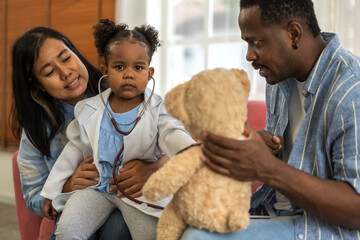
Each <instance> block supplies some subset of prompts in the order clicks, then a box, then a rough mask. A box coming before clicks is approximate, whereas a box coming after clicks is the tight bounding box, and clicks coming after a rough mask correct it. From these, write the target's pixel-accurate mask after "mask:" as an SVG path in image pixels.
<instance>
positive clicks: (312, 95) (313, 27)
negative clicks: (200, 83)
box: [183, 0, 360, 239]
mask: <svg viewBox="0 0 360 240" xmlns="http://www.w3.org/2000/svg"><path fill="white" fill-rule="evenodd" d="M239 27H240V30H241V36H242V38H243V39H244V40H245V41H246V42H247V43H248V51H247V55H246V58H247V60H248V61H250V62H252V65H253V67H254V68H255V69H259V74H260V75H261V76H263V77H264V78H265V79H266V82H267V83H268V84H267V89H266V105H267V122H266V130H267V131H269V132H270V133H271V134H273V135H274V136H273V137H272V138H271V136H270V137H268V138H266V137H265V136H266V134H262V135H261V136H262V137H260V135H259V134H258V133H257V132H255V131H254V130H253V129H252V128H251V126H247V128H246V135H247V136H248V139H247V140H246V141H237V140H232V139H226V138H222V137H219V136H216V135H213V134H211V133H206V134H207V141H205V142H204V154H205V156H206V157H205V158H204V161H205V162H206V163H207V164H208V166H209V167H210V168H212V169H213V170H214V171H217V172H219V173H222V174H224V175H228V176H230V177H233V178H236V179H238V180H240V181H252V180H259V181H262V182H264V183H265V184H264V185H263V187H262V188H261V189H260V190H259V191H257V192H256V193H255V194H254V195H253V197H252V201H251V207H252V209H251V211H250V212H251V213H252V214H257V215H259V214H261V215H270V216H274V215H276V217H273V218H270V219H261V220H260V219H252V220H251V222H250V225H249V227H248V229H246V230H243V231H240V232H237V233H230V234H217V233H208V232H206V231H203V230H197V229H193V228H190V229H188V230H186V232H185V233H184V235H183V239H360V232H359V229H360V196H359V193H360V181H359V180H360V179H359V175H360V173H359V171H360V159H359V158H360V155H359V152H360V143H359V140H360V131H359V130H358V126H360V98H359V97H358V95H359V93H360V59H359V58H358V57H357V56H354V55H353V54H351V53H350V52H348V51H346V50H344V49H342V48H341V46H340V43H339V40H338V37H337V36H336V34H330V33H322V34H321V33H320V28H319V26H318V23H317V20H316V16H315V13H314V8H313V3H312V1H311V0H241V1H240V14H239ZM275 135H280V136H283V138H284V145H283V146H281V148H279V143H280V142H279V138H278V137H277V136H275ZM263 140H265V142H266V144H265V143H264V141H263ZM266 146H268V147H270V148H269V150H266V149H267V148H266ZM276 148H278V149H279V150H280V149H281V151H280V153H279V154H278V155H277V156H274V155H273V154H272V153H271V151H270V150H274V149H275V150H276ZM284 216H286V217H284Z"/></svg>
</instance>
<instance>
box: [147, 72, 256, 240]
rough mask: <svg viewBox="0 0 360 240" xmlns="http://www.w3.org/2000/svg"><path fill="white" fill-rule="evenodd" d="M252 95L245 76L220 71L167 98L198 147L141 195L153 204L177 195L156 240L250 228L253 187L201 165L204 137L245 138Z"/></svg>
mask: <svg viewBox="0 0 360 240" xmlns="http://www.w3.org/2000/svg"><path fill="white" fill-rule="evenodd" d="M249 91H250V83H249V80H248V78H247V75H246V73H245V72H244V71H243V70H239V69H230V70H229V69H225V68H216V69H211V70H204V71H202V72H200V73H198V74H196V75H194V76H193V77H192V78H191V79H190V80H189V81H187V82H185V83H182V84H180V85H178V86H176V87H175V88H173V89H172V90H170V91H169V92H168V93H167V94H166V96H165V101H164V104H165V108H166V110H167V111H168V113H169V114H170V115H171V116H173V117H175V118H177V119H179V120H180V121H181V122H182V123H183V124H184V127H185V129H186V130H187V131H188V132H189V133H190V134H191V135H192V136H193V137H194V138H196V139H198V140H199V144H195V145H194V146H191V147H189V148H187V149H184V150H182V151H181V152H179V153H178V154H176V155H175V156H173V157H171V158H170V159H169V160H168V162H167V163H166V164H165V165H164V166H163V167H162V168H160V169H159V170H158V171H156V172H155V173H154V174H153V175H152V176H150V178H149V179H148V181H147V182H146V184H145V185H144V187H143V195H144V197H145V198H147V199H148V200H150V201H156V200H160V199H163V198H165V197H167V196H171V195H172V194H173V198H172V200H171V201H170V202H169V204H168V205H167V206H166V207H165V209H164V211H163V213H162V215H161V217H160V219H159V222H158V227H157V239H158V240H165V239H166V240H172V239H180V238H181V236H182V234H183V232H184V231H185V229H186V228H187V227H189V226H192V227H196V228H199V229H207V230H208V231H211V232H213V231H215V232H219V233H226V232H234V231H239V230H242V229H245V228H246V227H247V226H248V224H249V221H250V216H249V213H248V212H249V208H250V198H251V183H250V182H241V181H237V180H235V179H232V178H230V177H227V176H225V175H221V174H219V173H216V172H214V171H212V170H211V169H210V168H208V167H207V166H206V164H205V163H204V162H203V161H202V160H201V156H202V155H203V153H202V150H201V146H200V143H201V140H202V139H203V135H202V133H203V132H204V131H209V132H212V133H214V134H217V135H220V136H224V137H229V138H233V139H239V140H241V139H243V138H244V137H243V131H244V124H245V122H246V119H247V101H248V96H249Z"/></svg>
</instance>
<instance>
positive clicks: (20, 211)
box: [12, 151, 54, 240]
mask: <svg viewBox="0 0 360 240" xmlns="http://www.w3.org/2000/svg"><path fill="white" fill-rule="evenodd" d="M17 155H18V152H17V151H16V152H15V153H14V155H13V158H12V170H13V180H14V192H15V206H16V216H17V220H18V226H19V233H20V237H21V240H45V239H49V238H50V236H51V234H52V232H53V231H54V221H51V220H49V219H47V218H43V217H40V216H38V215H36V214H35V213H33V212H31V211H30V210H29V209H28V208H27V206H26V203H25V200H24V197H23V193H22V190H21V182H20V173H19V168H18V165H17V161H16V158H17Z"/></svg>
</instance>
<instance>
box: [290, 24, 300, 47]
mask: <svg viewBox="0 0 360 240" xmlns="http://www.w3.org/2000/svg"><path fill="white" fill-rule="evenodd" d="M287 31H288V36H289V39H290V41H291V44H292V45H293V46H294V44H295V45H296V46H298V45H299V43H300V41H301V38H302V37H303V31H304V29H303V27H302V26H301V24H300V23H299V22H298V21H290V22H289V23H288V25H287Z"/></svg>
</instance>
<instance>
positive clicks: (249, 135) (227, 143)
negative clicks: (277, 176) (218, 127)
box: [202, 123, 280, 182]
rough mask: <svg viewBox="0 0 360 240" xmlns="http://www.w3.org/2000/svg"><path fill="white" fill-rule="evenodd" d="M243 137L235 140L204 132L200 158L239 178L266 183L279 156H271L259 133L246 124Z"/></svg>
mask: <svg viewBox="0 0 360 240" xmlns="http://www.w3.org/2000/svg"><path fill="white" fill-rule="evenodd" d="M244 136H245V137H246V139H245V140H235V139H230V138H225V137H220V136H217V135H214V134H212V133H206V134H205V139H204V141H203V145H202V148H203V153H204V157H203V159H202V160H203V161H204V162H205V163H206V164H207V165H208V166H209V167H210V168H211V169H213V170H214V171H215V172H218V173H221V174H224V175H227V176H230V177H232V178H234V179H238V180H240V181H253V180H260V181H262V182H265V181H264V180H266V179H267V178H268V177H270V176H269V172H272V171H273V169H274V167H275V166H276V163H277V162H280V161H278V159H277V158H276V157H274V156H273V155H272V153H271V152H270V149H269V148H268V147H267V146H266V144H265V143H264V141H263V140H262V138H261V136H260V135H259V134H258V133H257V132H256V131H255V130H254V129H253V128H252V127H251V126H250V124H248V123H247V124H246V125H245V131H244Z"/></svg>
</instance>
